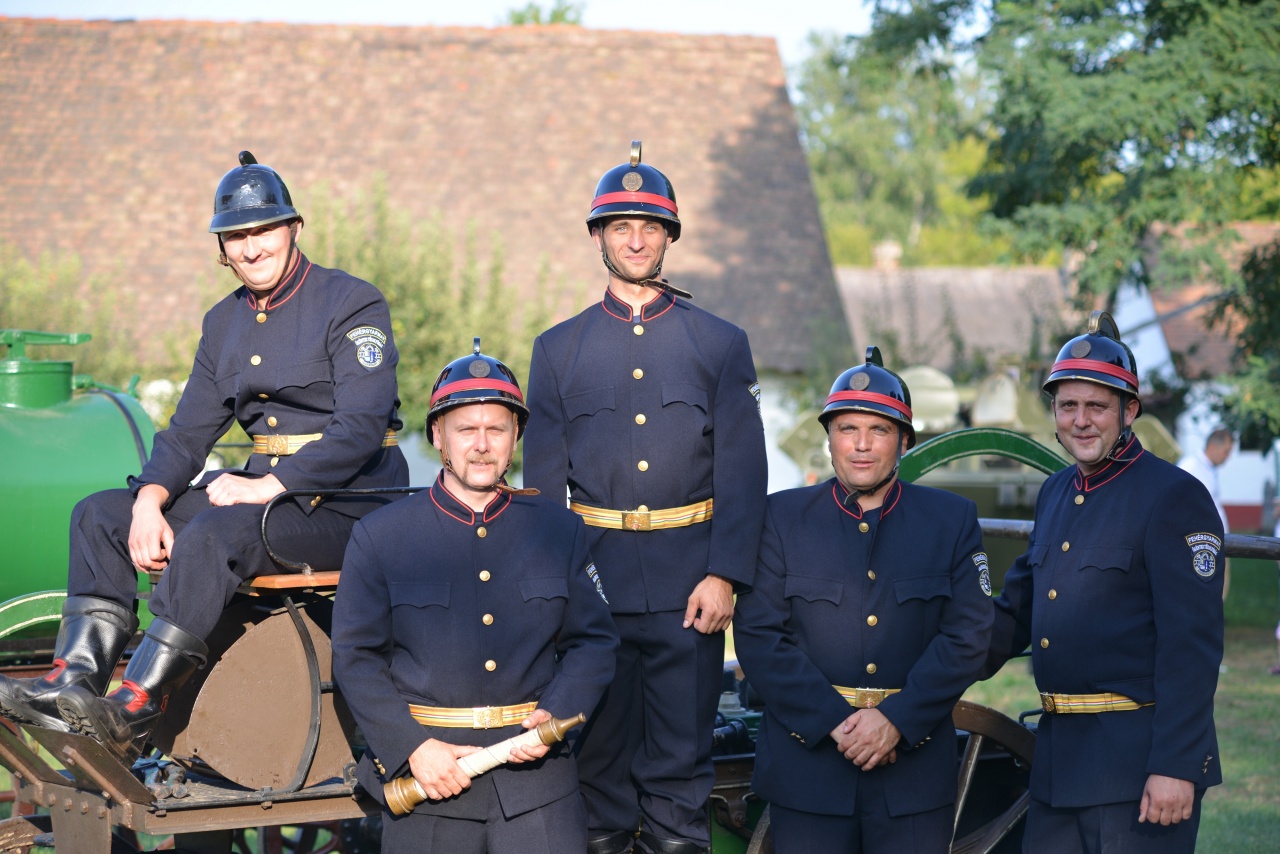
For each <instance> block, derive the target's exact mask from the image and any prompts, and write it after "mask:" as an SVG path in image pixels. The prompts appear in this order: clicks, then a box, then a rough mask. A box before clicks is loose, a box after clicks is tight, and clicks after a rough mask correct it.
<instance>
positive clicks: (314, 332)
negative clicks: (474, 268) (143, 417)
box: [130, 257, 409, 517]
mask: <svg viewBox="0 0 1280 854" xmlns="http://www.w3.org/2000/svg"><path fill="white" fill-rule="evenodd" d="M398 360H399V355H398V353H397V351H396V346H395V342H394V341H393V340H392V337H391V317H390V314H389V313H388V311H387V303H386V300H385V299H383V297H382V294H381V293H379V291H378V289H377V288H375V287H374V286H373V285H371V284H369V283H368V282H365V281H362V280H360V279H357V278H354V277H353V276H350V275H348V274H347V273H344V272H342V271H341V270H330V269H327V268H325V267H320V266H318V265H316V264H312V263H311V262H310V261H308V260H307V259H306V258H305V257H303V258H301V259H300V263H299V264H298V267H297V269H296V270H295V271H294V272H293V274H292V275H291V276H290V277H289V279H288V280H286V281H285V283H284V284H283V285H282V286H281V287H280V288H279V289H277V291H276V293H274V294H272V296H271V299H270V304H269V305H260V304H259V303H258V301H257V300H255V298H254V296H253V294H252V292H250V291H249V289H248V288H245V287H241V288H238V289H237V290H235V291H234V292H233V293H231V294H230V295H228V296H227V297H226V298H225V299H223V300H222V301H221V302H219V303H218V304H217V305H215V306H214V307H213V308H212V309H210V310H209V312H208V313H207V314H206V315H205V316H204V323H203V326H202V329H201V337H200V347H199V349H198V350H197V351H196V358H195V364H194V365H193V366H192V368H191V376H190V378H189V379H188V380H187V386H186V388H185V389H184V391H183V392H182V398H181V400H179V401H178V408H177V411H176V412H175V413H174V416H173V419H172V420H171V421H170V422H169V427H168V428H167V429H165V430H162V431H161V432H159V433H157V434H156V438H155V448H154V450H153V451H152V453H151V459H150V460H148V461H147V464H146V466H144V467H143V469H142V474H140V475H139V476H138V477H136V478H130V486H131V488H132V489H133V492H134V494H135V495H136V494H137V491H138V489H140V488H141V487H142V486H143V485H145V484H148V483H156V484H159V485H161V486H163V487H164V488H165V489H167V490H169V495H170V500H172V499H173V498H176V497H177V496H178V495H179V494H181V493H182V492H184V491H185V490H186V489H187V485H188V484H189V483H190V482H191V480H192V478H194V477H195V476H196V475H197V474H199V472H200V470H201V469H202V468H203V467H204V464H205V458H206V457H207V456H208V454H209V450H210V449H211V448H212V447H213V444H214V442H216V441H217V440H218V439H219V438H221V437H222V435H223V433H225V432H226V431H227V428H228V427H230V426H231V422H232V420H233V419H234V420H236V421H237V422H239V424H240V426H241V427H243V428H244V431H245V432H246V433H248V434H250V435H267V434H279V435H297V434H308V433H323V434H324V438H323V439H320V440H318V441H314V442H311V443H310V444H308V445H305V446H304V447H303V448H302V449H301V450H299V451H298V452H297V453H295V454H292V455H289V456H280V457H276V458H273V457H271V456H268V455H266V454H252V455H250V457H249V462H248V464H247V465H246V467H245V470H244V471H243V472H238V473H241V474H245V473H247V474H249V475H250V476H258V477H261V476H263V475H267V474H274V475H275V476H276V478H278V479H279V481H280V482H281V483H282V484H284V486H285V488H286V489H329V488H336V487H373V486H404V485H406V484H408V482H409V470H408V465H407V464H406V463H405V459H404V455H403V454H402V453H401V452H400V449H399V448H398V447H391V448H383V447H382V440H383V436H384V434H385V433H386V431H387V429H388V428H395V429H399V428H400V426H401V424H400V418H399V415H398V414H397V409H398V407H399V405H400V401H399V400H398V399H397V397H396V362H397V361H398ZM219 474H222V472H210V473H209V474H207V475H205V476H204V477H203V478H201V483H200V485H204V484H207V483H209V482H210V481H212V480H213V479H214V478H215V477H217V476H218V475H219ZM298 503H299V505H300V506H301V507H302V508H303V509H304V510H305V511H307V512H311V510H312V509H313V507H312V503H311V499H309V498H303V497H299V499H298ZM382 503H384V502H383V501H380V500H377V499H367V498H366V499H357V498H347V499H341V498H339V499H327V500H326V501H325V502H324V506H326V507H328V508H329V509H332V510H337V511H339V512H341V513H345V514H347V515H349V516H356V517H359V516H362V515H364V514H365V513H367V512H369V511H370V510H372V509H374V508H375V507H378V506H380V505H381V504H382Z"/></svg>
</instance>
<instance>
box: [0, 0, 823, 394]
mask: <svg viewBox="0 0 1280 854" xmlns="http://www.w3.org/2000/svg"><path fill="white" fill-rule="evenodd" d="M0 116H3V117H4V121H5V124H6V125H7V128H6V130H5V132H4V133H3V134H0V160H2V161H3V169H2V170H0V198H3V199H4V202H3V203H2V204H0V238H3V239H6V240H8V241H10V242H13V243H15V244H16V245H18V246H20V247H22V249H23V250H24V251H29V252H31V253H32V254H35V253H36V252H38V251H40V250H41V249H46V248H50V249H51V248H57V249H64V250H74V251H75V252H77V253H79V254H80V256H81V258H82V259H83V260H84V261H85V263H86V268H87V269H88V270H90V271H93V270H101V269H104V268H106V269H114V268H117V267H118V268H119V269H121V270H123V271H125V273H126V276H127V278H128V280H129V282H130V286H131V287H132V288H133V289H134V290H135V291H136V293H137V294H138V295H139V296H140V295H143V294H145V295H147V298H148V300H151V303H150V305H151V314H152V316H153V317H154V316H157V315H175V314H176V315H179V316H183V317H190V318H191V319H194V318H195V317H197V316H198V315H199V312H200V310H201V308H202V306H198V305H195V304H193V303H194V300H192V299H189V298H188V297H189V296H190V294H191V283H192V282H193V281H195V280H196V279H197V277H200V276H204V277H206V278H207V277H209V276H211V275H214V272H213V271H214V268H213V266H212V263H211V262H212V259H213V256H214V252H215V247H214V243H213V239H212V237H210V236H209V235H208V234H207V233H206V229H207V227H208V217H209V214H210V210H211V199H212V195H213V188H214V187H215V186H216V183H217V180H218V178H219V177H220V176H221V175H222V174H223V173H224V172H225V171H226V170H228V169H230V168H231V167H232V166H234V165H235V155H236V152H237V151H239V150H241V149H249V150H251V151H253V152H254V154H255V155H256V156H257V157H258V159H259V160H260V161H261V162H263V163H266V164H269V165H270V166H272V167H274V168H275V169H276V170H277V171H278V172H280V174H281V175H282V176H283V177H284V178H285V180H286V182H287V183H288V184H289V186H290V189H292V190H294V191H295V196H299V195H305V193H300V192H299V190H302V191H305V190H306V189H307V188H309V187H314V186H316V185H317V184H319V183H320V182H324V183H327V184H328V186H329V187H331V188H332V190H333V191H334V192H335V193H337V194H351V193H354V192H357V191H360V190H364V189H367V188H368V187H370V186H371V185H372V183H373V181H374V179H375V176H376V175H378V174H381V175H384V176H385V177H386V181H387V185H388V188H389V196H390V201H391V202H392V203H393V204H394V205H395V206H397V207H399V208H402V209H404V210H406V211H408V212H409V213H410V214H412V215H413V216H415V217H419V218H424V219H425V218H427V217H430V216H432V215H434V214H436V213H441V214H443V215H444V216H445V217H446V218H447V219H448V221H450V222H451V223H454V224H456V226H457V227H458V228H459V229H463V228H465V227H466V226H467V225H468V224H473V225H474V226H475V231H476V234H477V237H478V239H479V240H480V241H481V246H480V248H481V251H482V252H483V251H484V249H485V247H486V242H487V241H488V240H490V239H491V238H492V236H493V235H495V234H497V235H498V236H499V239H500V240H501V242H502V244H503V245H504V251H505V257H506V267H507V270H508V274H509V277H510V278H511V279H512V280H513V281H516V282H517V283H518V284H522V285H531V284H532V283H533V282H534V281H535V276H536V274H537V272H538V270H539V268H540V267H541V266H542V265H543V264H545V265H546V268H547V270H548V272H549V274H550V279H549V280H550V282H551V283H552V284H553V285H554V286H556V287H557V288H563V289H564V291H565V292H566V293H569V292H573V291H574V290H575V289H576V288H579V287H582V286H584V285H585V286H586V287H588V288H589V289H590V290H591V291H593V292H594V291H595V290H597V289H599V288H602V287H603V285H604V281H605V278H604V273H603V270H602V269H601V265H600V262H599V257H598V255H597V253H596V251H595V248H594V247H593V246H592V245H591V243H590V241H589V238H588V236H587V232H586V228H585V226H584V224H583V219H584V217H585V215H586V212H587V207H588V204H589V202H590V199H591V195H592V191H593V190H594V189H595V182H596V180H597V178H598V177H599V176H600V174H601V173H603V172H604V171H605V170H606V169H608V168H610V167H612V166H615V165H617V164H618V163H620V162H622V161H623V160H625V159H626V156H627V152H628V147H629V142H630V140H632V139H641V140H643V141H644V144H645V145H644V153H645V162H646V163H649V164H651V165H654V166H657V167H658V168H660V169H662V170H663V171H664V172H665V173H666V174H667V175H668V177H670V179H671V180H672V183H673V184H674V186H675V188H676V192H677V197H678V199H679V203H680V216H681V219H682V220H683V222H684V232H683V235H682V238H681V240H680V242H679V243H678V244H676V245H675V247H674V248H673V250H672V252H671V254H670V256H669V260H668V263H667V266H666V270H665V272H666V274H667V275H669V276H670V278H671V279H672V281H673V282H674V283H677V284H680V285H682V286H683V287H685V288H686V289H688V290H691V291H693V292H694V293H695V295H696V297H697V300H696V302H697V304H699V305H702V306H704V307H706V308H708V309H710V310H712V311H715V312H717V313H719V314H721V315H722V316H724V317H726V318H727V319H729V320H732V321H733V322H735V323H738V324H739V325H741V326H743V327H744V328H746V329H747V331H748V333H749V334H750V335H751V340H752V347H753V350H754V352H755V355H756V358H757V361H758V362H759V363H760V364H761V365H762V366H764V367H768V368H775V369H781V370H788V371H792V370H799V369H801V368H802V367H803V365H804V356H805V349H806V346H807V335H806V330H808V328H809V327H810V325H811V324H812V323H813V322H814V321H815V320H819V319H822V318H831V317H839V314H840V311H841V306H840V301H839V299H838V297H837V294H836V291H835V287H834V279H833V273H832V269H831V264H830V260H829V258H828V255H827V251H826V245H825V242H824V239H823V234H822V228H821V223H820V221H819V218H818V211H817V205H816V202H815V200H814V195H813V190H812V187H811V185H810V181H809V173H808V169H807V166H806V163H805V158H804V154H803V151H802V149H801V147H800V144H799V141H798V136H797V129H796V123H795V119H794V116H793V113H792V108H791V105H790V104H789V102H788V99H787V94H786V88H785V81H784V74H783V69H782V65H781V62H780V60H779V57H778V52H777V47H776V45H775V43H774V42H773V41H772V40H771V39H763V38H757V37H745V36H733V37H728V36H688V35H672V34H655V33H640V32H615V31H599V30H589V29H583V28H580V27H567V26H554V27H510V28H499V29H468V28H429V27H372V26H345V25H344V26H297V25H286V24H258V23H254V24H224V23H191V22H178V21H140V22H120V23H112V22H104V21H91V22H80V21H53V20H32V19H16V18H13V19H3V18H0ZM303 213H304V214H305V211H304V212H303ZM305 239H306V238H305V236H304V238H303V244H304V245H303V248H304V249H305ZM224 275H225V274H224ZM567 310H568V309H567V307H566V311H567ZM840 325H841V327H842V328H843V323H841V324H840Z"/></svg>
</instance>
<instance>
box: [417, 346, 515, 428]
mask: <svg viewBox="0 0 1280 854" xmlns="http://www.w3.org/2000/svg"><path fill="white" fill-rule="evenodd" d="M468 403H500V404H502V405H503V406H506V407H507V408H508V409H510V410H512V411H513V412H515V414H516V418H517V423H518V427H517V431H516V438H517V439H519V438H520V437H521V436H522V435H524V425H525V423H526V422H527V421H528V420H529V407H527V406H525V403H524V395H523V394H522V393H521V391H520V383H519V382H518V381H517V380H516V375H515V374H513V373H512V372H511V369H510V368H508V367H507V366H506V365H504V364H502V362H501V361H499V360H498V359H495V358H493V357H492V356H486V355H485V354H484V353H481V352H480V339H479V338H477V339H475V346H474V348H473V349H472V351H471V353H470V354H469V355H466V356H463V357H462V358H461V359H454V360H453V361H452V362H450V363H449V364H448V365H446V366H445V369H444V370H443V371H441V372H440V376H438V377H436V382H435V385H433V386H432V387H431V408H430V409H429V410H428V411H427V435H428V436H430V435H431V424H432V423H433V422H434V421H435V419H436V418H437V416H439V415H440V413H442V412H444V411H446V410H448V409H452V408H453V407H455V406H463V405H465V404H468Z"/></svg>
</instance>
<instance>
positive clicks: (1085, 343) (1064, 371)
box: [1043, 311, 1142, 415]
mask: <svg viewBox="0 0 1280 854" xmlns="http://www.w3.org/2000/svg"><path fill="white" fill-rule="evenodd" d="M1063 380H1083V381H1085V382H1090V383H1097V384H1098V385H1105V386H1107V387H1109V388H1114V389H1115V390H1116V391H1119V392H1121V393H1122V394H1128V395H1132V396H1133V397H1134V399H1135V400H1137V401H1138V414H1139V415H1141V414H1142V400H1141V398H1139V397H1138V362H1137V360H1136V359H1134V358H1133V352H1132V351H1131V350H1130V349H1129V348H1128V347H1126V346H1125V344H1124V342H1123V341H1121V340H1120V330H1119V328H1118V327H1117V326H1116V322H1115V320H1113V319H1112V317H1111V315H1110V314H1108V313H1107V312H1105V311H1095V312H1093V313H1092V314H1090V315H1089V326H1088V329H1087V331H1086V332H1085V333H1084V334H1083V335H1077V336H1076V337H1075V338H1072V339H1071V340H1070V341H1068V342H1067V343H1066V344H1064V345H1062V349H1061V350H1059V351H1058V358H1057V359H1056V360H1055V361H1054V363H1053V367H1052V368H1051V369H1050V370H1049V377H1048V379H1046V380H1045V381H1044V385H1043V389H1044V391H1045V392H1046V393H1047V394H1053V389H1054V386H1056V385H1057V384H1058V383H1059V382H1061V381H1063Z"/></svg>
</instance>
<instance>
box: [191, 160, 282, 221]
mask: <svg viewBox="0 0 1280 854" xmlns="http://www.w3.org/2000/svg"><path fill="white" fill-rule="evenodd" d="M301 218H302V217H301V215H300V214H299V213H298V211H297V209H296V208H294V206H293V199H292V198H290V196H289V188H288V187H286V186H285V185H284V180H283V179H282V178H281V177H280V176H279V175H278V174H276V171H275V170H274V169H272V168H271V167H270V166H263V165H261V164H259V163H258V161H257V159H256V158H255V157H254V156H253V154H251V153H250V152H248V151H242V152H240V165H239V166H238V167H236V168H235V169H232V170H231V171H230V172H228V173H227V174H225V175H223V176H222V180H221V181H219V182H218V189H217V190H215V191H214V194H213V219H212V220H211V221H210V222H209V231H210V232H212V233H213V234H221V233H223V232H225V231H236V230H238V229H242V228H255V227H257V226H259V225H269V224H271V223H273V222H281V221H283V220H289V219H301Z"/></svg>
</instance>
